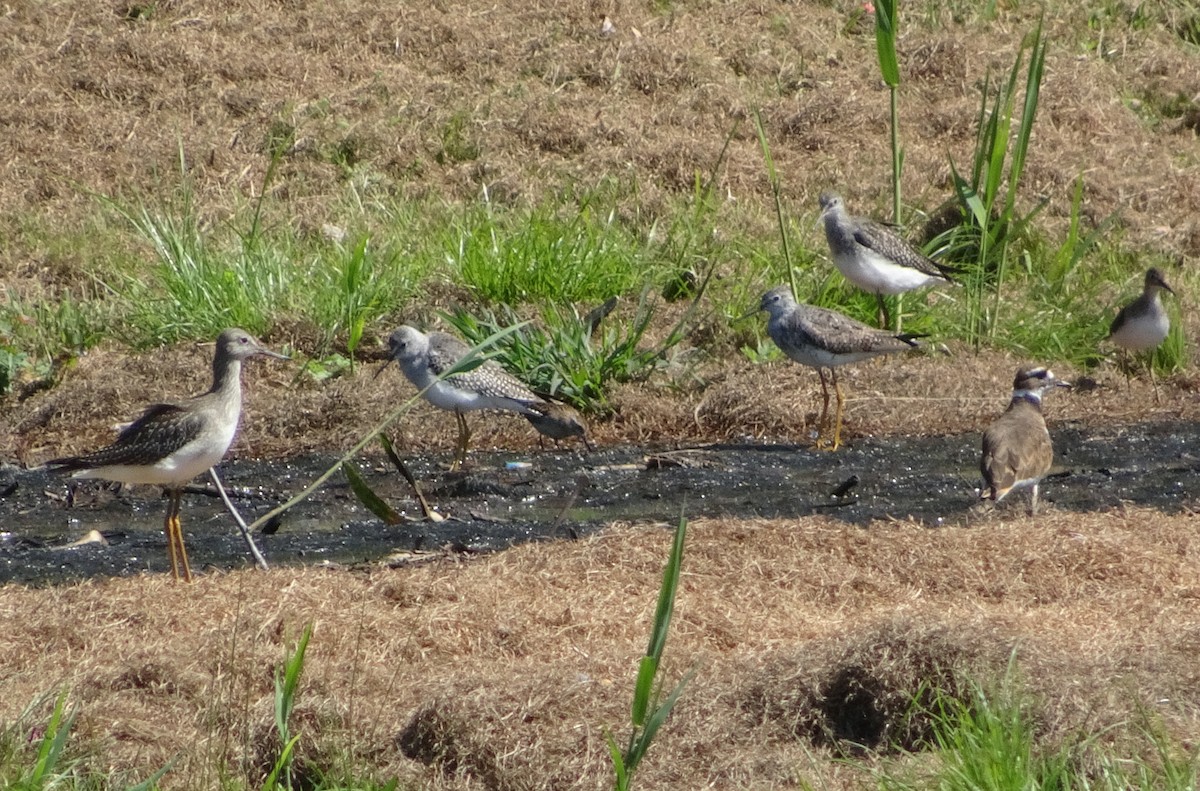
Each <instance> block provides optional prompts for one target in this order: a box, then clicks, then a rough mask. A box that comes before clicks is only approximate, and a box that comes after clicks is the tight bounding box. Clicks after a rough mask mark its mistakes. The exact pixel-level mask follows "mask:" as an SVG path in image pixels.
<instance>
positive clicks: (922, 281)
mask: <svg viewBox="0 0 1200 791" xmlns="http://www.w3.org/2000/svg"><path fill="white" fill-rule="evenodd" d="M818 202H819V204H820V206H821V216H820V219H819V220H818V221H819V222H823V223H824V225H825V241H826V242H828V243H829V254H830V257H831V258H832V259H833V265H834V266H836V267H837V269H838V271H839V272H841V273H842V277H844V278H846V279H847V280H849V281H850V282H851V283H853V284H854V285H856V286H858V287H859V288H861V289H862V290H863V291H866V292H867V293H868V294H874V295H875V298H876V300H877V301H878V302H879V321H880V326H882V327H887V326H889V325H890V321H889V317H888V315H887V306H886V305H885V304H884V300H883V298H884V297H885V296H892V295H896V294H903V293H904V292H905V291H912V290H913V289H915V288H921V287H923V286H934V285H947V284H953V283H954V281H953V280H952V279H951V278H950V275H953V274H957V273H958V272H959V269H958V268H957V267H954V266H949V265H947V264H941V263H938V262H937V261H934V260H933V259H931V258H930V257H929V256H927V255H925V254H924V253H922V252H921V251H920V250H919V249H917V247H916V245H914V244H912V243H911V242H909V241H908V240H907V239H905V238H904V237H903V236H901V235H900V234H899V233H897V232H896V230H895V229H894V228H893V227H892V226H890V225H885V224H883V223H879V222H875V221H874V220H872V219H870V218H867V217H855V216H853V215H851V214H850V213H849V212H847V211H846V205H845V203H844V202H843V201H842V199H841V197H840V196H838V195H836V194H834V193H832V192H822V193H821V196H820V198H819V201H818ZM897 318H898V317H897ZM899 325H900V322H899V321H897V323H896V329H897V331H899V329H900V326H899Z"/></svg>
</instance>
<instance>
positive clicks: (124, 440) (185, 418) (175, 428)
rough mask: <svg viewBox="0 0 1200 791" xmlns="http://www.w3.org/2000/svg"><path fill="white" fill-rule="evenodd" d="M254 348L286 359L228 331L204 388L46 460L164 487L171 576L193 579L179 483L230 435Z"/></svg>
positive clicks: (216, 458)
mask: <svg viewBox="0 0 1200 791" xmlns="http://www.w3.org/2000/svg"><path fill="white" fill-rule="evenodd" d="M255 355H265V356H267V357H275V358H278V359H281V360H286V359H287V357H285V356H283V355H282V354H277V353H276V352H273V351H271V350H270V349H267V348H266V347H264V346H263V345H261V344H260V343H259V342H258V341H257V340H255V339H254V337H253V336H251V335H250V334H249V333H247V332H245V331H244V330H239V329H228V330H225V331H224V332H222V333H221V335H220V336H219V337H218V338H217V348H216V353H215V355H214V357H213V383H212V387H211V388H209V390H208V392H206V393H204V394H203V395H198V396H195V397H194V398H190V399H188V400H186V401H181V402H179V403H174V404H154V405H152V406H150V407H148V408H147V409H146V411H145V412H143V413H142V416H141V417H139V418H138V419H137V420H135V421H134V422H133V423H131V424H130V425H129V426H127V427H126V428H125V429H124V430H123V431H121V433H120V434H119V435H118V436H117V439H116V441H115V442H113V443H112V444H111V445H108V446H107V447H104V448H101V449H100V450H97V451H94V452H92V453H88V454H85V455H82V456H68V457H64V458H61V459H52V460H51V461H48V462H46V464H47V465H49V466H53V467H56V468H58V470H59V471H61V472H70V473H72V474H73V475H72V477H75V478H105V479H107V480H110V481H120V482H121V483H145V484H154V485H158V486H162V487H163V488H164V489H165V490H166V492H167V495H168V497H169V503H168V505H167V516H166V521H165V523H164V532H165V533H166V535H167V555H168V557H169V559H170V563H171V574H172V575H174V577H175V579H181V578H182V579H183V580H185V581H187V582H191V580H192V571H191V568H190V567H189V565H188V559H187V549H186V548H185V547H184V541H183V528H182V526H181V524H180V520H179V511H180V508H181V498H182V494H183V488H184V486H186V485H187V483H188V482H189V481H191V480H192V479H193V478H195V477H196V476H197V475H199V474H200V473H202V472H205V471H206V470H208V469H209V468H211V467H213V466H215V465H216V464H217V463H218V462H220V461H221V458H222V457H223V456H224V455H225V451H227V450H228V449H229V445H230V444H231V443H232V442H233V437H234V435H235V434H236V433H237V428H238V420H239V418H240V417H241V412H242V383H241V374H242V361H243V360H245V359H247V358H249V357H253V356H255Z"/></svg>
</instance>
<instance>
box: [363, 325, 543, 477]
mask: <svg viewBox="0 0 1200 791" xmlns="http://www.w3.org/2000/svg"><path fill="white" fill-rule="evenodd" d="M470 351H471V349H470V347H468V346H467V344H465V343H463V342H462V341H460V340H459V339H458V338H455V337H454V336H453V335H448V334H446V333H444V332H431V333H429V334H428V335H426V334H425V333H423V332H421V331H420V330H418V329H415V328H413V327H410V326H408V325H407V324H405V325H403V326H401V327H400V328H399V329H397V330H396V331H395V332H393V333H392V334H391V336H390V337H389V338H388V356H389V358H390V359H389V362H391V361H392V360H395V361H396V362H397V363H398V364H399V365H400V370H402V371H403V372H404V375H405V376H406V377H407V378H408V381H410V382H412V383H413V386H414V387H416V388H417V389H418V390H420V391H421V392H422V393H423V394H424V397H425V400H426V401H428V402H429V403H431V404H433V405H434V406H435V407H438V408H439V409H445V410H447V411H449V412H453V413H454V418H455V420H457V421H458V443H457V445H456V446H455V451H454V461H453V462H452V463H451V465H450V466H451V469H457V468H458V467H459V466H460V465H461V464H462V463H463V462H464V461H465V460H466V457H467V443H469V442H470V440H471V430H470V428H468V427H467V419H466V417H465V416H464V414H463V413H465V412H471V411H473V410H477V409H500V410H504V411H507V412H516V413H518V414H521V415H525V416H527V417H528V416H529V415H531V414H534V415H537V414H539V413H537V412H535V407H539V406H544V405H545V403H546V402H545V401H543V400H542V399H541V398H540V397H538V395H537V394H536V393H534V392H533V391H532V390H530V389H529V388H528V387H526V386H525V384H524V383H523V382H521V380H519V379H517V378H516V377H515V376H513V375H512V374H510V373H509V372H508V371H506V370H504V369H503V368H501V367H500V364H499V363H497V362H496V361H495V360H486V361H484V362H483V363H482V364H481V365H479V366H477V367H475V368H472V369H471V370H469V371H463V372H460V373H450V374H448V372H449V371H451V370H452V369H453V368H454V366H455V365H457V364H458V363H459V362H460V361H461V360H462V359H463V358H464V357H466V356H467V354H468V353H469V352H470ZM386 366H387V363H384V367H386ZM379 370H380V373H382V371H383V368H380V369H379ZM447 374H448V375H447ZM376 376H378V374H376ZM439 377H440V378H439Z"/></svg>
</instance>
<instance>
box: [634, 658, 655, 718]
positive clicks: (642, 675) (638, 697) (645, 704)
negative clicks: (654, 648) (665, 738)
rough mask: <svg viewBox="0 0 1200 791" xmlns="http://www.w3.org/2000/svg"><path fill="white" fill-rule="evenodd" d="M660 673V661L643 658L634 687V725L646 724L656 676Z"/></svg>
mask: <svg viewBox="0 0 1200 791" xmlns="http://www.w3.org/2000/svg"><path fill="white" fill-rule="evenodd" d="M656 673H658V660H657V659H656V658H654V657H652V656H644V657H642V661H641V663H640V664H639V665H638V674H637V682H636V683H635V684H634V687H633V716H632V720H633V724H634V725H635V726H637V727H639V728H640V727H642V726H643V725H645V724H646V710H647V709H648V708H649V707H650V693H651V692H653V691H654V675H655V674H656Z"/></svg>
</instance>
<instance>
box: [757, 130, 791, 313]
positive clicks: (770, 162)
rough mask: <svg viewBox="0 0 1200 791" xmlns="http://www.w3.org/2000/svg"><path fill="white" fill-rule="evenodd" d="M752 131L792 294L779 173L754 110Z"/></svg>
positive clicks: (765, 132)
mask: <svg viewBox="0 0 1200 791" xmlns="http://www.w3.org/2000/svg"><path fill="white" fill-rule="evenodd" d="M754 131H755V133H757V135H758V145H759V148H761V149H762V154H763V162H764V163H765V164H766V166H767V178H768V179H769V180H770V182H771V194H772V196H773V197H774V199H775V220H776V222H778V223H779V243H780V246H781V249H782V250H783V264H784V266H786V267H787V281H788V285H790V286H791V287H792V293H793V294H794V293H796V272H795V270H794V268H793V267H792V251H791V248H790V247H789V246H788V234H787V223H786V222H785V221H784V218H783V198H782V197H781V195H780V188H779V172H778V171H776V170H775V160H774V159H773V158H772V157H771V144H770V143H769V142H768V141H767V131H766V129H764V128H763V122H762V114H761V113H760V112H759V111H758V108H755V109H754Z"/></svg>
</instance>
